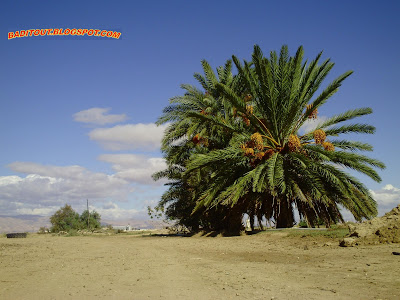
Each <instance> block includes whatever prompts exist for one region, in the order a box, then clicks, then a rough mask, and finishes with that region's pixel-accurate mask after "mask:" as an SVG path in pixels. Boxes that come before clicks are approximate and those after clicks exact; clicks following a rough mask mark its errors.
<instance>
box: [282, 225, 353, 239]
mask: <svg viewBox="0 0 400 300" xmlns="http://www.w3.org/2000/svg"><path fill="white" fill-rule="evenodd" d="M285 232H287V233H288V235H287V236H288V237H328V238H335V239H336V238H344V237H345V236H346V235H348V234H349V229H348V228H343V227H339V226H333V227H332V228H327V229H322V228H321V229H306V230H302V229H286V230H285Z"/></svg>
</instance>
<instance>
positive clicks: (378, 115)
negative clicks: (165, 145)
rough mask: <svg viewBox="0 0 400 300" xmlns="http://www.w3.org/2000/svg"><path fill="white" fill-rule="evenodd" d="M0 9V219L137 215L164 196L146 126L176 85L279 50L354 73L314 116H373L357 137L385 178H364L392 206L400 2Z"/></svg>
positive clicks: (397, 196)
mask: <svg viewBox="0 0 400 300" xmlns="http://www.w3.org/2000/svg"><path fill="white" fill-rule="evenodd" d="M0 6H1V9H0V11H1V12H0V14H1V15H0V16H1V17H0V26H1V34H2V38H0V43H1V47H0V53H1V69H0V70H1V72H0V82H1V89H0V128H1V130H0V140H1V144H2V147H1V148H0V215H6V216H15V215H21V214H29V215H50V214H52V213H53V212H54V211H55V210H56V209H57V208H59V207H60V206H62V205H64V204H65V203H70V204H71V205H72V206H73V207H74V208H75V209H76V210H78V211H82V210H83V208H84V205H85V204H86V198H88V199H89V201H90V203H91V207H92V208H93V209H96V210H97V211H99V212H100V213H101V214H102V216H103V218H105V219H107V220H128V219H134V218H138V219H145V218H146V211H145V208H146V206H147V205H154V204H156V203H157V201H158V200H159V198H160V195H161V194H162V192H163V191H164V190H165V188H164V187H163V185H162V183H154V182H152V181H151V178H150V177H149V175H150V174H151V173H152V172H154V171H157V170H159V169H162V168H163V167H164V161H163V160H162V155H161V153H160V152H159V150H158V149H159V141H160V138H161V136H162V130H163V128H162V127H161V128H160V127H158V128H157V127H155V126H154V122H155V121H156V120H157V118H158V117H159V116H160V115H161V112H162V109H163V108H164V107H165V106H166V105H167V104H168V100H169V99H170V98H171V97H173V96H176V95H180V94H182V90H181V89H180V84H182V83H190V84H196V81H195V80H194V78H193V73H195V72H201V65H200V61H201V60H202V59H206V60H208V61H209V63H210V64H211V65H212V66H213V67H217V66H219V65H222V64H224V62H225V61H226V60H227V59H229V58H230V57H231V56H232V54H234V55H236V56H237V57H239V58H241V59H250V56H251V52H252V49H253V46H254V44H259V45H260V46H261V48H262V49H263V51H264V53H266V54H268V53H269V51H271V50H277V51H279V49H280V47H281V46H282V45H283V44H287V45H288V46H289V50H290V51H291V53H292V54H294V53H295V51H296V49H297V47H298V46H300V45H303V46H304V49H305V57H306V58H308V59H313V58H314V57H315V56H316V55H317V53H318V52H319V51H321V50H323V51H324V54H323V58H329V57H330V58H331V59H332V61H333V62H335V63H336V65H335V67H334V69H333V70H332V71H331V74H330V76H329V77H328V79H327V82H329V81H331V80H332V79H334V78H335V77H337V76H338V75H340V74H342V73H343V72H345V71H347V70H354V74H353V75H352V76H351V77H350V78H349V79H347V80H346V81H345V82H344V84H343V86H342V87H341V89H340V90H339V92H338V93H337V94H336V95H335V96H334V97H332V99H331V100H330V102H328V103H327V104H326V105H325V107H323V108H322V109H321V110H320V115H321V116H330V115H333V114H336V113H340V112H343V111H345V110H347V109H350V108H357V107H365V106H368V107H372V108H373V110H374V113H373V114H372V115H370V116H368V117H365V118H363V119H359V120H358V121H359V122H367V123H371V124H373V125H375V126H376V127H377V132H376V134H375V135H374V136H365V135H364V136H356V137H355V138H356V139H358V140H361V141H365V142H369V143H371V144H372V145H373V146H374V152H373V153H371V156H373V157H377V158H380V159H381V160H382V161H383V162H385V163H386V165H387V169H386V170H384V171H382V172H380V174H381V176H382V179H383V180H382V182H381V183H375V182H373V181H371V180H369V179H368V178H366V177H364V176H361V175H360V176H358V177H359V178H361V179H362V180H363V182H364V183H365V184H366V185H367V186H368V188H370V189H371V191H372V193H373V195H374V196H375V198H376V200H377V201H378V203H379V210H380V212H381V213H383V212H385V211H387V210H388V209H390V208H392V207H394V206H395V205H397V204H399V203H400V189H399V188H400V179H399V176H398V170H399V168H400V160H399V159H398V157H397V149H399V147H400V141H399V136H400V135H399V134H398V128H399V125H400V121H399V117H398V111H399V108H400V104H399V103H400V102H399V99H398V92H397V90H398V81H399V79H400V71H399V70H400V59H399V57H398V55H399V53H400V34H399V29H400V19H399V18H398V16H397V15H396V14H398V12H399V9H400V4H399V2H398V1H379V2H377V1H351V2H350V1H334V2H333V1H301V2H300V1H286V2H285V3H281V2H278V1H252V2H248V1H247V2H245V1H196V2H193V1H146V2H145V1H116V2H114V1H82V2H81V1H68V2H59V1H56V2H54V1H40V2H32V1H3V2H2V3H1V4H0ZM35 28H40V29H42V28H64V29H65V28H89V29H90V28H92V29H106V30H113V31H119V32H121V33H122V35H121V38H120V39H118V40H117V39H110V38H100V37H92V38H88V37H71V36H63V37H55V36H45V37H24V38H19V39H17V38H16V39H12V40H8V39H7V35H8V32H10V31H17V30H21V29H22V30H24V29H35Z"/></svg>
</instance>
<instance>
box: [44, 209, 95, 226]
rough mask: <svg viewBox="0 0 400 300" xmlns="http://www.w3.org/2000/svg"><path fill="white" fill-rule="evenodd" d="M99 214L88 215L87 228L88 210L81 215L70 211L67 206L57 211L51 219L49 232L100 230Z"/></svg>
mask: <svg viewBox="0 0 400 300" xmlns="http://www.w3.org/2000/svg"><path fill="white" fill-rule="evenodd" d="M100 220H101V217H100V214H99V213H97V212H96V211H93V212H91V213H90V215H89V228H88V210H85V211H84V212H83V213H82V214H81V215H79V214H78V213H77V212H76V211H74V210H73V209H72V207H71V206H70V205H68V204H65V206H64V207H62V208H60V209H59V210H57V211H56V212H55V213H54V214H53V215H52V216H51V217H50V223H51V224H52V226H51V229H50V230H51V232H59V231H66V232H68V231H70V230H80V229H91V230H92V229H95V228H100V227H101V225H100Z"/></svg>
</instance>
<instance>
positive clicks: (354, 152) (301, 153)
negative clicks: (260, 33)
mask: <svg viewBox="0 0 400 300" xmlns="http://www.w3.org/2000/svg"><path fill="white" fill-rule="evenodd" d="M303 56H304V52H303V48H302V47H299V48H298V49H297V52H296V54H295V55H294V56H290V55H289V51H288V47H287V46H283V47H282V48H281V50H280V53H279V55H278V54H277V53H276V52H274V51H273V52H271V53H270V55H269V57H266V56H264V54H263V53H262V51H261V49H260V47H259V46H257V45H256V46H254V51H253V54H252V59H251V61H249V62H248V61H243V62H241V61H240V60H239V59H238V58H237V57H236V56H232V60H228V61H227V62H226V63H225V65H224V66H221V67H218V68H217V70H216V71H217V73H215V72H214V71H213V70H212V68H211V66H210V65H209V64H208V63H207V61H205V60H203V61H202V66H203V72H204V75H201V74H198V73H195V75H194V77H195V78H196V79H197V81H198V82H199V83H200V85H201V87H202V89H199V88H196V87H194V86H192V85H182V88H183V89H184V90H185V93H184V95H183V96H177V97H174V98H172V99H171V100H170V105H169V106H167V107H166V108H165V109H164V111H163V115H162V116H161V117H160V118H159V120H158V124H164V123H168V124H169V126H168V129H167V130H166V132H165V135H164V138H163V142H162V151H163V152H164V154H165V158H166V161H167V163H168V168H167V169H166V170H164V171H161V172H158V173H156V174H154V175H153V177H154V179H156V180H157V179H159V178H167V179H169V180H170V181H169V183H168V185H169V189H168V190H167V191H166V192H165V193H164V195H163V196H162V198H161V200H160V202H159V204H158V207H159V208H162V209H164V208H165V209H166V210H165V211H166V215H167V217H169V218H174V219H177V220H178V221H179V222H180V223H182V224H184V225H186V226H189V227H190V228H192V229H194V230H196V229H198V228H200V227H202V228H204V229H209V230H229V231H231V230H233V231H235V230H239V229H240V227H241V222H242V218H243V215H244V214H245V213H247V214H248V215H249V216H250V217H251V218H250V219H251V220H252V222H253V220H254V217H257V219H258V220H259V223H260V224H261V220H262V219H263V218H266V219H267V220H273V221H274V222H275V225H276V227H290V226H292V225H293V224H294V209H297V211H298V213H299V215H300V217H301V218H302V219H303V220H305V221H306V222H307V223H308V224H309V226H314V225H315V224H316V223H317V221H318V220H319V219H322V220H324V222H325V223H326V224H327V225H328V226H329V225H330V224H331V223H335V222H337V221H343V217H342V214H341V212H340V209H341V208H344V209H347V210H348V211H350V212H351V213H352V214H353V216H354V217H355V219H356V220H362V219H364V218H365V219H369V218H371V217H374V216H376V214H377V205H376V202H375V201H374V199H373V198H372V196H371V194H370V192H369V191H368V189H367V188H366V187H365V186H364V185H363V184H362V183H361V182H360V181H359V180H358V179H357V178H355V177H354V176H352V175H350V174H349V173H348V172H346V170H348V169H350V170H354V171H358V172H361V173H363V174H365V175H367V176H368V177H370V178H372V179H373V180H375V181H377V182H379V181H380V180H381V178H380V176H379V175H378V173H377V172H376V171H375V168H379V169H383V168H384V167H385V166H384V164H383V163H382V162H380V161H379V160H377V159H373V158H370V157H368V156H365V155H363V154H361V152H362V151H372V146H371V145H369V144H366V143H362V142H359V141H349V140H345V139H339V138H338V137H339V136H342V135H345V134H349V133H365V134H372V133H374V132H375V128H374V127H373V126H371V125H368V124H363V123H349V122H347V121H350V120H352V119H354V118H357V117H361V116H364V115H368V114H371V113H372V109H371V108H367V107H366V108H358V109H350V110H347V111H345V112H344V113H341V114H338V115H334V116H331V117H329V118H328V119H327V120H325V121H324V122H320V123H318V125H317V126H316V128H313V129H312V130H310V131H308V132H304V130H303V128H304V127H302V126H303V125H304V124H306V123H307V122H309V121H310V120H317V121H318V120H319V119H318V109H320V107H321V106H322V105H324V104H325V103H326V102H327V101H328V100H330V99H331V97H332V96H333V95H334V94H335V93H336V92H337V91H338V89H339V87H340V86H341V84H342V83H343V81H344V80H345V79H346V78H347V77H349V76H350V75H351V74H352V71H347V72H345V73H343V74H342V75H340V76H339V77H338V78H336V79H334V80H333V81H332V82H331V83H329V84H327V85H326V84H325V83H324V79H325V78H326V77H327V75H328V74H329V72H330V71H331V69H332V68H333V66H334V63H333V62H331V61H330V59H326V60H324V61H321V57H322V52H321V53H319V54H318V55H317V57H316V58H315V59H314V60H312V61H310V62H308V61H307V60H306V61H303ZM232 62H233V63H234V65H235V67H236V70H237V74H236V75H233V73H232ZM323 83H324V84H323ZM322 86H325V87H324V88H323V89H322V88H321V87H322ZM252 226H253V223H252Z"/></svg>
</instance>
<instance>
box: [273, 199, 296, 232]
mask: <svg viewBox="0 0 400 300" xmlns="http://www.w3.org/2000/svg"><path fill="white" fill-rule="evenodd" d="M275 220H276V223H275V226H276V228H289V227H292V226H293V224H294V215H293V207H292V203H289V201H288V200H286V199H279V200H278V203H277V205H276V210H275Z"/></svg>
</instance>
